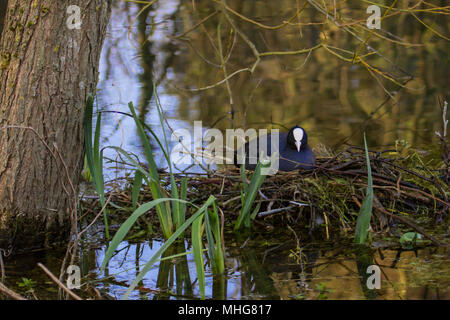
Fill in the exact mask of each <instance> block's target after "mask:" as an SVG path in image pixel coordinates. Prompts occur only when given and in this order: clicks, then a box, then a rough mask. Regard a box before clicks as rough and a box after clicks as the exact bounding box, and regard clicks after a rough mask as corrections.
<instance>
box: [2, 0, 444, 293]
mask: <svg viewBox="0 0 450 320" xmlns="http://www.w3.org/2000/svg"><path fill="white" fill-rule="evenodd" d="M299 3H300V4H299V5H303V4H302V3H303V2H301V1H299ZM330 3H331V2H330ZM228 4H229V6H230V7H232V8H234V9H235V10H236V11H238V12H240V13H242V14H243V15H245V16H247V17H249V18H251V19H254V20H257V21H258V22H259V23H262V24H264V25H270V26H275V25H279V24H282V23H283V22H284V21H286V20H287V19H288V18H289V17H291V16H293V14H294V13H295V11H296V2H295V1H285V0H279V1H260V0H258V1H231V0H230V1H228ZM193 5H195V8H193V7H192V6H193ZM367 6H368V4H366V3H364V2H352V4H349V3H348V2H347V3H345V4H344V5H343V7H341V8H342V10H340V11H339V12H340V13H341V14H343V15H345V16H348V17H349V18H352V19H354V20H365V19H366V18H367V16H368V15H367V14H366V8H367ZM141 9H143V5H138V4H133V3H130V2H122V1H117V2H116V3H115V6H114V9H113V14H112V20H111V24H110V27H109V29H108V36H107V40H106V43H105V45H104V49H103V53H102V57H101V63H100V82H99V86H98V88H99V92H98V101H99V107H100V109H101V110H102V111H121V112H128V111H129V110H128V107H127V104H128V102H130V101H132V102H133V103H134V105H135V106H136V109H137V110H138V112H139V115H140V117H141V119H144V120H145V121H146V123H147V124H148V125H150V126H151V127H152V128H153V129H154V130H155V131H156V132H157V133H158V134H159V135H162V130H163V129H162V128H161V125H160V120H159V117H158V112H157V110H156V108H155V105H154V98H155V97H154V94H153V90H154V88H153V80H155V81H156V84H157V91H158V94H159V98H160V101H161V105H162V107H163V109H164V113H165V116H166V117H167V119H168V122H169V124H170V126H171V127H172V128H176V129H178V128H186V129H191V128H192V125H193V121H202V122H203V127H204V128H209V127H215V128H218V129H220V130H225V129H227V128H232V127H234V128H236V127H243V128H249V127H253V128H256V129H259V128H269V129H270V128H279V129H281V130H283V129H284V128H286V127H290V126H293V125H295V124H301V125H302V126H303V127H304V128H305V129H306V130H307V132H308V134H309V138H310V144H311V145H312V146H313V147H314V146H316V145H318V144H324V145H325V146H327V147H330V148H335V147H337V146H340V145H341V144H342V143H343V142H344V141H346V142H348V143H351V144H357V145H361V144H362V132H363V131H365V132H366V134H367V138H368V144H369V146H370V147H371V148H377V149H381V148H388V147H392V146H394V145H395V142H396V141H397V140H406V141H408V142H409V143H410V144H411V145H413V146H414V147H417V148H424V149H430V148H431V146H432V145H436V144H437V140H436V137H435V135H434V132H435V131H436V130H441V125H442V114H441V110H440V108H439V105H438V97H444V98H445V97H448V94H449V88H448V71H449V70H448V61H449V59H448V54H449V53H448V52H449V50H448V44H447V43H446V42H445V41H444V40H442V39H440V38H439V37H436V36H434V35H433V34H430V31H427V30H426V29H425V28H424V27H423V26H421V25H420V24H419V23H418V21H416V20H415V19H414V18H413V17H411V16H408V15H397V16H393V17H391V18H389V19H387V20H386V21H383V25H382V27H383V29H385V30H388V31H389V33H383V32H380V33H379V34H380V36H372V38H371V40H370V45H371V46H372V47H373V48H375V49H376V50H378V51H379V52H380V53H382V55H383V57H380V56H378V55H374V56H370V57H367V62H368V63H370V64H373V65H375V66H376V67H377V68H380V70H383V71H385V72H388V73H389V76H391V75H392V76H393V77H395V79H396V82H402V83H403V82H405V81H406V79H407V78H408V76H409V75H414V79H413V80H411V81H409V82H408V83H407V85H406V87H405V88H401V87H399V86H397V85H396V84H394V83H392V82H390V81H389V80H387V79H386V78H383V77H382V76H380V75H379V74H377V73H376V72H375V71H371V72H370V71H368V69H367V68H366V67H364V66H363V65H361V64H351V63H349V62H345V61H342V60H340V59H339V58H337V57H336V56H335V55H333V54H331V53H330V52H328V51H327V50H325V49H323V48H321V49H318V50H315V51H313V52H311V54H307V53H306V54H300V55H283V56H277V55H274V56H266V57H263V58H262V60H261V62H260V63H259V65H258V66H257V68H256V69H255V72H254V74H252V75H251V74H250V73H248V72H240V73H238V74H237V75H236V76H234V77H232V78H231V79H230V80H229V85H230V92H231V96H232V100H233V106H231V105H230V93H229V91H228V89H227V86H226V84H225V83H223V84H221V85H217V86H214V87H213V88H211V89H208V90H204V91H192V90H190V89H195V88H202V87H206V86H210V85H213V84H215V83H217V82H218V81H220V80H222V79H224V73H223V69H222V68H221V67H220V65H221V62H220V57H219V55H218V54H217V47H218V41H217V23H218V21H219V20H220V21H221V33H220V34H221V42H222V46H223V51H224V52H228V53H230V52H231V54H229V56H228V57H227V59H228V60H227V73H228V75H230V74H232V73H233V72H235V71H237V70H240V69H242V68H248V67H251V66H252V64H253V63H254V57H253V55H252V51H251V49H250V48H249V47H248V46H247V45H246V44H245V42H243V41H242V39H241V38H239V37H238V36H236V35H235V34H234V33H232V32H230V28H229V25H227V23H226V20H224V18H223V16H221V15H220V14H219V15H216V16H215V17H214V18H212V19H211V20H210V21H208V22H206V23H205V24H203V25H201V26H199V27H198V28H197V29H195V30H194V31H193V32H191V33H189V34H187V35H186V38H185V39H184V40H180V39H178V40H177V39H173V37H174V36H177V35H180V34H182V33H183V32H184V31H186V30H189V28H190V27H192V26H194V25H195V23H196V22H198V21H200V20H201V19H202V18H204V17H206V16H207V15H209V14H211V13H213V12H214V10H215V3H214V2H212V1H193V2H191V1H183V2H181V1H175V0H167V1H159V2H158V3H157V4H156V5H155V6H152V7H150V8H149V9H147V10H143V11H142V12H141V14H140V15H138V12H139V11H140V10H141ZM330 12H331V13H330V14H333V11H332V10H331V11H330ZM421 17H422V16H421ZM233 19H234V20H235V21H236V23H237V25H238V26H239V28H240V29H241V31H242V32H244V33H245V34H246V35H247V36H248V38H249V40H250V41H252V42H253V43H254V44H255V45H256V46H257V48H258V50H259V51H260V52H269V51H292V50H300V49H304V48H311V47H313V46H315V45H317V44H318V43H320V42H327V43H328V45H330V46H332V47H335V48H341V49H345V50H349V51H352V52H353V51H355V50H357V48H358V47H359V45H360V42H358V41H355V40H354V38H353V37H351V36H350V35H349V34H348V33H347V32H344V31H342V29H339V28H337V27H335V26H333V25H331V24H323V22H324V19H325V17H324V16H323V15H322V14H320V13H319V12H317V11H316V10H313V9H311V8H309V7H307V8H305V9H304V11H303V12H302V14H301V15H300V18H295V19H293V20H292V21H291V22H290V25H288V26H286V27H284V28H281V29H278V30H267V29H262V28H259V27H257V26H255V25H254V24H252V23H248V22H245V21H242V20H240V19H238V18H237V17H236V16H233ZM423 19H426V20H425V21H427V23H429V24H430V25H434V26H435V27H436V28H438V27H439V26H440V25H444V24H443V23H442V19H443V17H433V16H431V15H428V16H425V17H423ZM152 24H154V27H153V28H152ZM350 30H351V31H353V32H356V33H357V34H358V35H359V36H360V37H361V38H363V39H365V37H366V36H367V35H368V33H367V31H366V30H363V29H362V28H361V27H357V26H352V27H351V29H350ZM444 31H445V30H444ZM441 32H442V30H441ZM392 34H395V35H397V36H398V37H399V38H397V37H394V36H392ZM385 37H389V38H391V39H394V40H395V41H396V42H393V41H388V40H386V39H385ZM398 42H401V43H403V44H404V43H409V45H402V44H399V43H398ZM422 43H425V45H421V44H422ZM410 44H413V45H410ZM415 44H418V45H415ZM334 50H335V51H334V52H335V53H339V54H341V55H344V54H345V52H344V51H342V50H338V49H334ZM364 53H367V52H365V51H364ZM347 57H348V53H347ZM387 60H388V61H387ZM387 92H388V93H389V94H390V95H392V96H393V99H391V100H389V101H388V102H387V103H385V104H383V103H384V102H385V100H386V97H387ZM232 109H233V110H234V114H233V117H232V115H231V113H230V111H231V110H232ZM103 121H104V123H103V127H102V139H103V141H102V144H103V146H109V145H115V146H121V147H123V148H124V149H126V150H127V151H130V152H134V153H135V154H136V155H138V156H141V155H142V149H141V147H140V143H139V140H138V137H137V133H136V129H135V126H134V124H133V122H132V120H130V119H129V118H127V117H125V116H123V115H121V114H117V113H105V114H104V117H103ZM155 152H156V154H157V156H158V163H159V164H160V165H161V166H164V162H163V161H162V155H161V153H160V152H159V151H158V149H155ZM105 155H106V157H109V158H112V159H114V158H115V157H116V154H115V153H113V152H112V151H111V149H107V150H105ZM199 170H200V169H198V168H192V169H191V171H199ZM114 173H115V171H114V170H110V171H108V174H110V175H111V176H113V175H114ZM122 173H123V172H122ZM284 231H285V232H283V233H282V234H278V235H277V234H255V235H252V238H251V239H250V240H248V241H246V242H245V241H237V240H236V238H235V237H232V236H229V237H228V239H227V241H226V255H227V259H226V277H224V278H222V279H215V278H214V277H213V276H212V275H211V273H210V271H209V270H207V279H206V281H207V283H206V284H207V291H206V296H207V298H218V299H225V298H226V299H326V298H328V299H449V298H450V296H449V291H448V288H449V284H450V279H449V278H450V272H449V262H450V261H449V257H448V253H447V252H446V251H444V250H441V249H437V248H433V247H428V248H423V249H420V250H417V251H402V250H392V249H381V248H380V249H370V250H368V251H367V252H360V251H358V250H355V249H354V248H353V247H352V246H351V245H348V243H347V244H346V243H345V242H344V243H342V242H340V241H333V242H331V241H317V240H316V241H312V240H310V239H308V238H305V240H302V241H300V242H299V247H297V244H296V243H295V241H294V240H293V239H292V237H291V236H290V235H289V232H290V231H288V230H284ZM244 240H245V239H244ZM347 242H348V241H347ZM160 245H161V241H159V240H153V241H150V242H148V241H145V242H141V243H128V242H123V243H122V244H121V246H120V249H121V250H120V252H119V253H117V255H115V256H114V258H113V259H112V260H111V263H110V265H109V269H108V274H109V276H106V275H105V274H101V273H100V272H99V268H98V267H99V265H100V264H101V261H102V259H103V256H104V254H105V250H106V248H105V246H104V245H101V244H97V243H96V241H95V237H94V238H92V239H89V240H88V241H87V242H86V243H83V244H82V254H81V261H80V266H81V269H82V273H83V275H85V276H86V277H85V278H84V280H83V281H85V282H89V283H90V284H91V285H92V286H96V287H98V288H100V289H101V290H102V291H103V292H104V293H107V294H109V295H111V296H113V297H116V298H120V297H121V296H122V295H123V293H125V291H126V289H127V286H128V285H129V284H130V283H131V281H132V280H133V279H134V277H135V276H136V274H137V273H138V272H139V270H140V269H141V268H142V265H143V264H145V262H147V261H148V260H149V258H150V257H151V256H152V254H153V253H154V252H156V250H157V249H158V248H159V246H160ZM189 250H190V248H189V246H188V244H187V243H182V244H179V245H177V246H174V248H172V249H171V251H170V252H169V253H168V254H169V255H173V254H176V253H180V252H185V251H189ZM63 255H64V250H61V252H58V251H52V252H37V253H35V254H31V255H27V256H26V257H18V258H16V259H14V260H6V262H7V263H6V273H7V275H8V283H9V284H10V285H11V286H12V287H14V286H15V288H16V289H17V290H18V291H21V292H22V293H23V290H24V289H23V288H21V287H18V286H17V285H16V283H17V282H20V281H21V279H20V278H21V277H26V278H31V279H34V280H35V282H36V286H35V287H36V288H37V289H36V290H35V291H36V295H37V296H38V297H39V298H50V297H55V295H56V289H55V287H54V285H53V284H51V283H49V281H48V279H47V278H45V277H43V276H42V271H41V270H40V269H37V268H35V265H36V263H37V262H43V263H45V264H46V265H47V266H48V267H49V268H50V269H52V270H53V271H54V272H55V274H59V266H60V263H61V261H62V257H63ZM371 264H375V265H378V266H380V268H381V280H382V282H381V288H380V289H379V290H367V288H366V285H365V283H366V282H365V280H366V277H367V272H366V271H367V266H369V265H371ZM130 297H131V298H132V299H183V298H198V297H199V292H198V286H197V281H196V274H195V265H194V262H193V258H192V255H190V254H188V255H185V256H181V257H178V258H171V259H168V260H164V261H161V262H158V263H157V264H155V265H154V267H153V268H152V270H151V271H150V272H149V273H148V274H147V276H146V277H145V279H144V280H143V282H142V283H141V284H140V286H139V287H138V289H137V290H135V291H134V292H133V293H132V295H131V296H130Z"/></svg>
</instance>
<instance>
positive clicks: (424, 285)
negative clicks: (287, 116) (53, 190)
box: [5, 233, 450, 300]
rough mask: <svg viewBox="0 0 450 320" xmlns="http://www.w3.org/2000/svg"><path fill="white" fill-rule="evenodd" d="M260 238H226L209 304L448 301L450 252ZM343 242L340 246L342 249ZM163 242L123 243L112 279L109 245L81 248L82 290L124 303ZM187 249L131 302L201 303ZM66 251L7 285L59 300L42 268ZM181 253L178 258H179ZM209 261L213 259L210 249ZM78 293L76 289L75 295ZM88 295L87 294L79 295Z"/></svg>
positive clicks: (25, 262) (209, 280) (17, 261)
mask: <svg viewBox="0 0 450 320" xmlns="http://www.w3.org/2000/svg"><path fill="white" fill-rule="evenodd" d="M264 237H265V239H264V240H262V239H261V238H260V237H259V236H255V237H253V236H252V239H249V240H248V241H243V242H241V241H237V242H236V239H235V237H232V236H230V235H228V236H227V237H226V239H225V244H227V246H226V248H225V252H226V269H225V274H224V275H223V276H221V277H213V275H212V273H211V269H209V268H208V266H207V268H206V298H207V299H211V298H213V299H230V300H235V299H244V300H245V299H284V300H286V299H325V298H327V299H444V300H446V299H450V292H449V288H450V278H449V274H450V269H449V268H450V260H449V259H450V258H449V256H448V253H447V251H446V250H445V248H434V247H428V248H423V249H420V250H417V251H403V250H392V249H376V250H375V249H368V248H358V247H357V246H356V247H354V246H353V245H352V244H351V243H346V242H345V241H335V242H333V243H329V242H328V243H325V242H311V241H310V240H308V237H307V236H305V238H304V239H305V240H304V241H303V242H304V243H302V242H300V246H299V247H297V245H296V243H295V242H294V241H293V240H292V239H286V238H285V237H284V238H283V237H280V234H277V235H275V234H270V233H269V234H265V235H264ZM339 243H340V244H339ZM161 245H162V242H160V241H155V240H151V241H150V242H142V243H128V242H126V241H124V242H123V243H122V244H121V245H120V246H119V249H118V251H117V252H116V254H115V255H114V257H113V258H112V259H111V261H110V263H109V265H108V268H107V273H106V274H101V273H100V272H99V269H98V268H99V266H100V264H101V262H102V261H103V258H104V253H105V251H106V247H105V246H103V245H102V246H101V247H98V246H96V245H94V244H93V241H92V239H91V241H90V242H88V243H85V244H83V245H82V254H81V257H82V258H81V259H82V260H81V261H80V262H79V264H80V266H81V269H82V271H83V275H86V277H83V280H82V288H83V289H85V288H86V287H87V284H89V286H91V287H92V286H95V287H97V288H98V289H100V291H101V292H102V293H103V294H104V295H109V296H112V297H114V298H116V299H120V298H121V297H122V295H123V294H124V293H125V291H126V289H127V288H128V286H129V285H130V283H131V282H132V281H133V280H134V279H135V277H136V275H137V274H138V273H139V272H140V270H142V268H143V266H144V265H145V263H146V262H147V261H149V260H150V257H152V256H153V255H154V254H155V252H156V251H157V250H158V249H159V247H160V246H161ZM189 250H190V249H189V244H188V243H185V242H178V243H175V244H174V245H173V246H172V247H171V248H169V249H168V251H167V252H166V254H165V255H164V257H169V259H164V260H162V261H160V262H157V263H156V264H155V265H154V266H153V267H152V268H151V270H150V271H149V273H147V275H146V276H145V277H144V279H143V280H142V281H141V282H140V283H139V285H138V286H137V287H136V289H135V290H134V291H133V292H132V294H131V295H130V299H199V298H200V294H199V291H198V280H197V278H196V270H195V262H194V260H193V256H192V254H190V253H189V254H188V255H181V254H182V253H184V252H186V251H189ZM64 253H65V250H59V251H58V250H53V251H45V252H44V251H42V252H37V253H34V254H27V255H26V256H22V257H21V256H16V257H14V258H10V259H8V258H7V260H6V263H5V265H6V275H7V283H6V284H7V285H8V286H9V287H11V288H12V289H13V290H15V291H17V292H20V293H24V292H23V290H24V289H23V288H21V287H19V286H18V285H17V283H18V282H21V279H22V277H26V278H31V279H33V280H34V281H35V282H36V287H35V292H36V295H37V296H38V298H39V299H54V298H56V297H57V294H58V293H57V288H56V287H55V285H54V284H53V283H51V282H49V281H48V278H47V276H46V275H45V274H43V272H42V271H41V270H40V269H39V268H37V267H36V263H37V262H41V263H43V264H44V265H46V266H47V267H48V268H49V269H50V270H51V271H52V272H53V273H54V274H58V273H59V271H60V270H59V268H60V263H61V260H62V257H64ZM174 255H177V256H176V257H173V256H174ZM205 258H206V259H205V261H208V259H207V256H206V252H205ZM372 264H373V265H377V266H379V267H380V269H381V288H380V289H379V290H369V289H368V288H367V286H366V282H367V277H368V276H369V274H368V273H367V267H368V266H369V265H372ZM76 292H77V291H76ZM80 293H82V292H80Z"/></svg>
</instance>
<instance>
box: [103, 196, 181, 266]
mask: <svg viewBox="0 0 450 320" xmlns="http://www.w3.org/2000/svg"><path fill="white" fill-rule="evenodd" d="M165 201H182V200H179V199H171V198H161V199H157V200H153V201H150V202H147V203H144V204H142V205H141V206H140V207H139V208H137V209H136V210H135V211H134V212H133V213H132V214H131V215H130V216H129V217H128V219H127V220H126V221H125V222H124V223H123V224H122V225H121V226H120V228H119V230H117V232H116V234H115V235H114V237H113V239H112V240H111V243H110V245H109V247H108V250H106V254H105V258H104V259H103V262H102V265H101V267H100V269H101V270H103V269H104V268H105V266H106V264H107V263H108V261H109V259H111V257H112V255H113V253H114V251H116V249H117V247H118V246H119V244H120V243H121V242H122V241H123V239H124V238H125V236H126V235H127V233H128V231H129V230H130V229H131V227H132V226H133V225H134V224H135V222H136V220H137V219H138V218H139V217H140V216H142V215H143V214H145V213H146V212H148V211H149V210H150V209H151V208H153V207H155V206H157V205H159V204H161V203H163V202H165Z"/></svg>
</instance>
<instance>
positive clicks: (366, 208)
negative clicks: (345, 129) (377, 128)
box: [355, 134, 373, 244]
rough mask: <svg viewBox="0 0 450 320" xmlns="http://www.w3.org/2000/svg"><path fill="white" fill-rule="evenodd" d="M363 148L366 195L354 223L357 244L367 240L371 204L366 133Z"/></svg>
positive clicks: (371, 187)
mask: <svg viewBox="0 0 450 320" xmlns="http://www.w3.org/2000/svg"><path fill="white" fill-rule="evenodd" d="M364 148H365V151H366V163H367V190H366V197H365V199H364V201H363V203H362V205H361V209H360V210H359V215H358V220H357V223H356V230H355V243H359V244H364V243H366V241H367V235H368V233H369V228H370V219H371V217H372V205H373V182H372V169H371V167H370V158H369V151H368V149H367V142H366V134H364Z"/></svg>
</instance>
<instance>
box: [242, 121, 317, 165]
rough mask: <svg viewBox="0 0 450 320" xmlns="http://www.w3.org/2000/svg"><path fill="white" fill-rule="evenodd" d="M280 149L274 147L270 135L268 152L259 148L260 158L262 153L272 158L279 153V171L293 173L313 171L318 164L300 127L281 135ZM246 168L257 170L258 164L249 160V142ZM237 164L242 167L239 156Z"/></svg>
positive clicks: (246, 151)
mask: <svg viewBox="0 0 450 320" xmlns="http://www.w3.org/2000/svg"><path fill="white" fill-rule="evenodd" d="M278 138H279V144H278V146H279V148H277V147H276V146H273V147H272V143H271V135H270V134H268V135H267V136H266V139H267V150H266V148H262V149H261V148H260V146H258V149H257V150H258V156H259V155H260V154H261V151H264V154H267V155H268V156H270V155H271V154H272V153H275V152H277V151H278V152H279V170H281V171H293V170H298V169H307V170H308V169H313V168H314V165H315V163H316V157H315V156H314V152H313V151H312V150H311V148H310V147H309V145H308V135H307V134H306V131H305V129H303V128H302V127H299V126H295V127H293V128H291V130H289V132H288V133H285V132H284V133H281V132H280V133H279V137H278ZM257 139H264V137H260V138H257ZM245 155H246V159H245V167H246V169H249V170H254V169H255V168H256V164H257V163H258V161H257V159H256V160H255V159H253V161H252V162H251V163H250V161H249V160H250V159H249V142H247V143H246V144H245ZM258 156H257V157H258ZM235 164H236V165H237V166H239V167H240V164H238V162H237V155H236V158H235Z"/></svg>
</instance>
